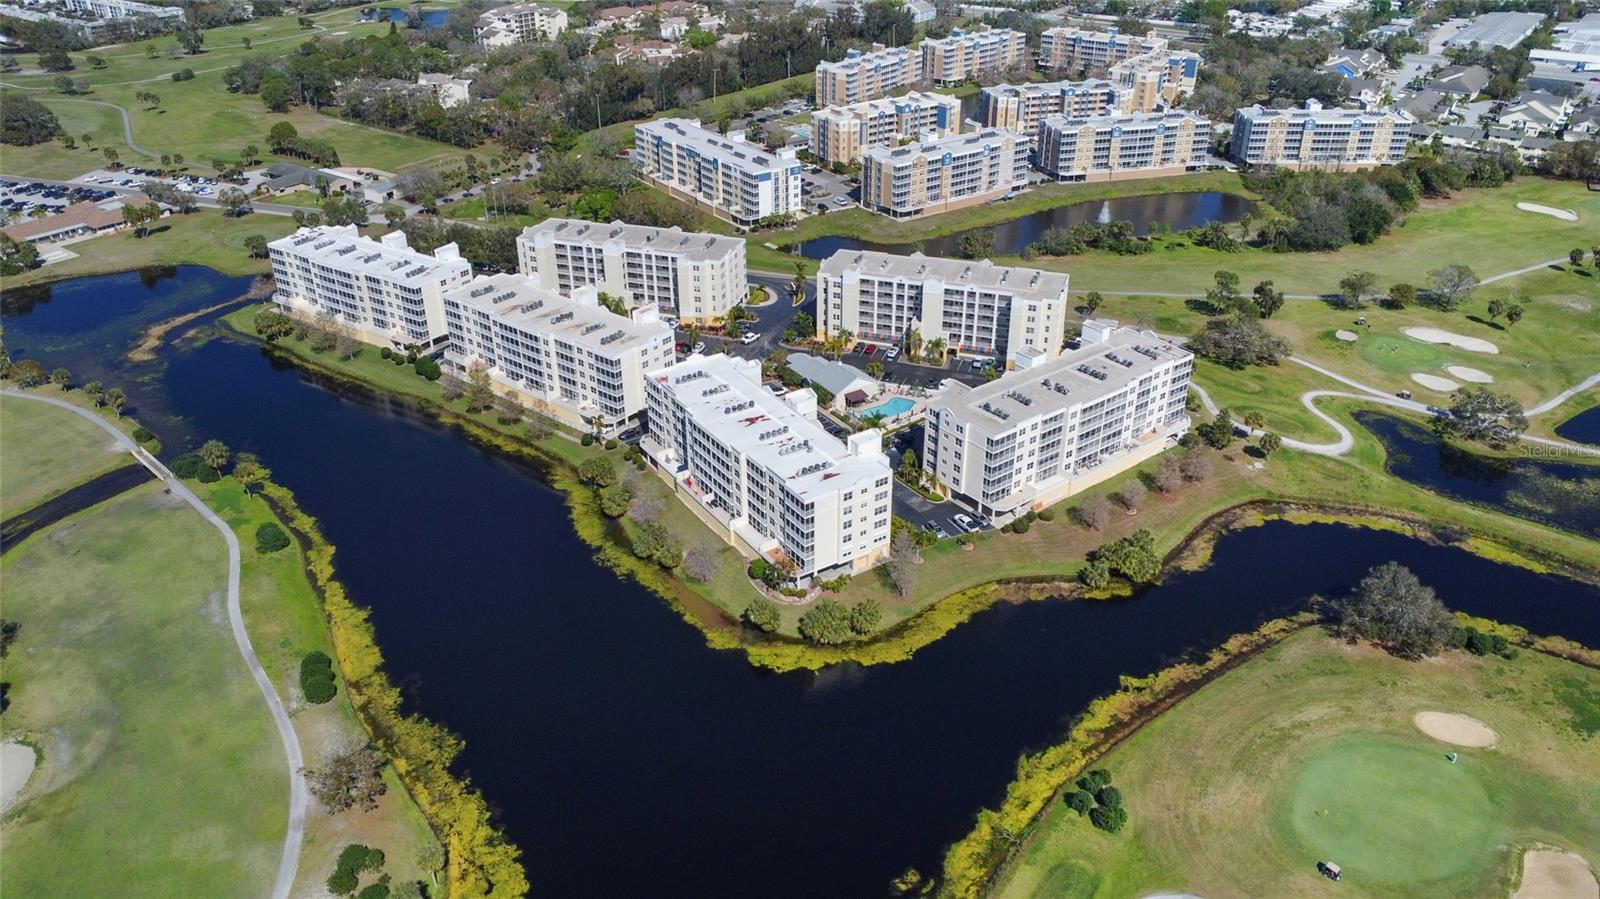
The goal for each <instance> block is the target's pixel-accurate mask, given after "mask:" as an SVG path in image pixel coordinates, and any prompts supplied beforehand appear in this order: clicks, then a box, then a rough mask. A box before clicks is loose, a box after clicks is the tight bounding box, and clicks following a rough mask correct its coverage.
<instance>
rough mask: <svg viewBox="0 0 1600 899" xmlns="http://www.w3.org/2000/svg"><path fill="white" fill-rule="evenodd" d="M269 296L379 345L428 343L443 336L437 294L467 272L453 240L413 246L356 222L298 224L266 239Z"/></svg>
mask: <svg viewBox="0 0 1600 899" xmlns="http://www.w3.org/2000/svg"><path fill="white" fill-rule="evenodd" d="M267 256H268V258H269V259H270V260H271V261H272V280H273V282H274V284H275V286H276V290H275V291H274V293H273V297H272V298H273V302H275V303H277V304H278V306H279V307H280V308H282V309H283V311H285V312H287V313H290V314H292V315H298V316H300V317H302V318H314V319H318V320H323V321H327V322H328V323H330V324H333V325H337V326H339V327H341V328H343V329H345V330H346V331H347V332H348V333H350V334H351V335H352V336H355V337H358V338H360V339H361V340H364V341H366V342H367V343H373V344H377V345H379V346H395V347H404V346H407V345H410V344H417V345H419V346H422V347H430V346H432V345H433V344H435V343H439V342H442V341H443V340H444V339H445V336H446V332H445V320H444V293H445V291H447V290H450V289H451V288H454V287H457V286H459V285H461V284H465V283H466V282H467V279H468V278H470V277H472V265H471V264H470V263H468V262H467V260H465V259H462V258H461V254H460V253H459V252H457V250H456V245H455V244H453V243H450V244H445V245H444V246H442V247H440V248H438V249H437V250H434V251H433V255H431V256H430V255H428V254H426V253H419V252H417V251H416V250H413V249H411V248H410V247H408V246H406V236H405V233H404V232H401V231H391V232H390V233H388V234H385V235H384V236H383V237H382V238H381V239H379V240H373V239H372V238H370V237H362V236H361V234H360V233H359V232H358V231H357V230H356V226H355V225H322V226H319V227H316V228H301V229H300V230H298V231H296V232H295V233H293V234H290V235H289V236H288V237H280V238H278V239H277V240H275V241H273V242H272V243H270V244H267Z"/></svg>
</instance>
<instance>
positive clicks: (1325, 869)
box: [1317, 862, 1344, 880]
mask: <svg viewBox="0 0 1600 899" xmlns="http://www.w3.org/2000/svg"><path fill="white" fill-rule="evenodd" d="M1317 870H1318V871H1319V872H1321V874H1322V876H1323V877H1326V878H1328V879H1329V880H1338V879H1339V878H1340V877H1343V876H1344V875H1343V873H1342V872H1341V871H1340V870H1339V866H1338V865H1336V864H1334V863H1333V862H1317Z"/></svg>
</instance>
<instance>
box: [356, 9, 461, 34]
mask: <svg viewBox="0 0 1600 899" xmlns="http://www.w3.org/2000/svg"><path fill="white" fill-rule="evenodd" d="M408 12H409V11H408V10H405V9H401V8H400V7H398V6H384V7H379V8H378V9H377V10H371V9H369V10H368V11H366V12H363V13H362V15H361V17H362V18H363V19H366V20H367V21H368V22H373V21H377V20H378V19H379V17H380V15H381V16H382V17H384V18H387V19H388V20H389V21H391V22H398V23H400V24H401V25H404V24H405V23H406V20H407V15H408ZM449 17H450V11H449V10H448V9H424V10H422V27H423V29H428V28H438V27H439V26H440V25H443V24H444V22H445V19H447V18H449Z"/></svg>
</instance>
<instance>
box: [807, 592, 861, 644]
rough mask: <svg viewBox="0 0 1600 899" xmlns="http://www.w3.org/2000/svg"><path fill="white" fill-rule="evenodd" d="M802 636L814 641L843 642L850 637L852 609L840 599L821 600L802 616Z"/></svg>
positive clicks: (826, 642)
mask: <svg viewBox="0 0 1600 899" xmlns="http://www.w3.org/2000/svg"><path fill="white" fill-rule="evenodd" d="M800 636H802V637H805V638H806V639H807V640H810V641H812V642H813V643H823V644H834V643H843V642H844V641H845V640H847V639H849V637H850V610H849V609H846V608H845V606H844V603H841V602H839V601H838V600H835V599H824V600H820V601H819V602H818V603H817V604H816V605H814V606H812V607H811V610H810V611H809V612H806V613H805V614H804V615H802V616H800Z"/></svg>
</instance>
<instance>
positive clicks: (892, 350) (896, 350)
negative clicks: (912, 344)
mask: <svg viewBox="0 0 1600 899" xmlns="http://www.w3.org/2000/svg"><path fill="white" fill-rule="evenodd" d="M883 358H885V359H887V360H889V361H890V362H893V361H894V360H896V359H899V358H900V347H898V346H892V347H889V348H888V349H887V350H884V351H883Z"/></svg>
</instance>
